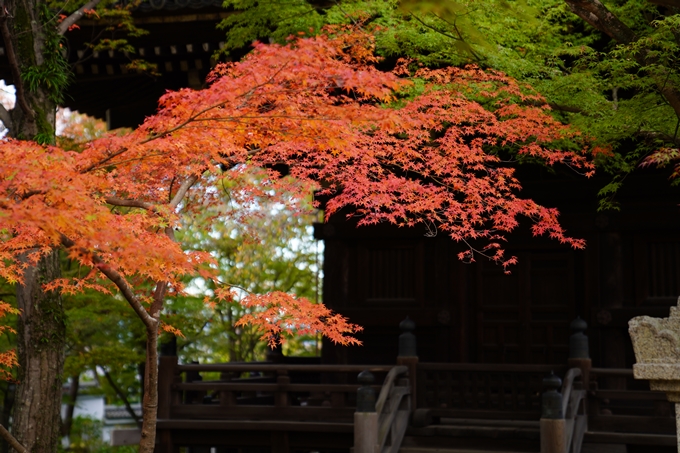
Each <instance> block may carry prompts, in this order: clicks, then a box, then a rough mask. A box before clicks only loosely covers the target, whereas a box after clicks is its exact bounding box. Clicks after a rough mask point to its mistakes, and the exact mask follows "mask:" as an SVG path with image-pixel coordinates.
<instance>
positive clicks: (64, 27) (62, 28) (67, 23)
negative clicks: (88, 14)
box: [57, 0, 102, 35]
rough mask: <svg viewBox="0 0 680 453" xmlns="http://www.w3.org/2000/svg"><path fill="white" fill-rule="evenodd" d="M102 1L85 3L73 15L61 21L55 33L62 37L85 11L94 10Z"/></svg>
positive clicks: (92, 0) (94, 0)
mask: <svg viewBox="0 0 680 453" xmlns="http://www.w3.org/2000/svg"><path fill="white" fill-rule="evenodd" d="M101 1H102V0H90V1H89V2H87V3H85V4H84V5H83V6H81V7H80V8H78V9H77V10H75V11H74V12H73V13H71V15H70V16H68V17H67V18H66V19H64V20H63V21H61V23H60V24H59V26H58V27H57V33H59V34H60V35H63V34H64V33H66V32H67V31H68V29H69V27H71V25H73V24H75V23H76V22H78V21H79V20H80V18H81V17H83V15H84V14H85V11H87V10H90V9H94V7H95V6H97V5H98V4H99V3H100V2H101Z"/></svg>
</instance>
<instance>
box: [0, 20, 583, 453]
mask: <svg viewBox="0 0 680 453" xmlns="http://www.w3.org/2000/svg"><path fill="white" fill-rule="evenodd" d="M376 61H377V60H376V58H375V57H374V56H373V53H372V44H371V38H370V36H368V35H366V34H363V33H361V32H356V31H354V32H342V31H338V30H336V31H335V33H334V34H332V35H331V36H319V37H315V38H309V39H296V40H292V41H291V42H290V43H289V44H288V45H285V46H280V45H264V44H255V49H254V51H253V52H252V53H251V54H250V55H249V56H248V57H246V58H245V59H244V60H243V61H242V62H239V63H228V64H224V65H220V66H218V67H217V68H216V69H215V70H214V71H213V72H212V74H211V76H210V78H209V82H210V86H209V87H208V88H207V89H204V90H198V91H196V90H192V89H183V90H180V91H177V92H169V93H167V94H166V95H164V96H163V97H162V98H161V99H160V107H159V110H158V112H157V114H155V115H153V116H151V117H149V118H147V120H146V121H145V122H144V124H143V125H141V126H140V127H139V128H137V129H136V130H134V131H132V132H131V133H129V134H126V135H124V136H114V135H108V136H105V137H103V138H100V139H97V140H94V141H92V142H91V143H89V144H88V145H87V146H86V147H85V148H84V150H83V151H82V152H72V151H64V150H62V149H59V148H56V147H44V146H39V145H37V144H34V143H30V142H22V141H16V140H8V141H5V142H2V143H0V277H2V278H5V279H7V280H8V281H11V282H17V281H20V276H21V275H22V271H23V268H24V266H26V264H25V262H23V261H20V260H18V259H17V257H18V256H19V254H22V253H27V254H28V256H29V258H28V262H29V263H31V262H32V263H35V262H36V261H37V260H38V258H39V257H40V256H41V255H42V254H45V253H48V251H50V250H51V249H54V248H58V247H63V248H65V249H66V250H68V253H69V255H70V257H71V258H72V259H74V260H77V261H78V262H80V264H81V265H82V266H85V267H88V268H89V269H91V271H90V272H89V273H87V275H85V276H83V277H80V278H74V279H62V280H58V281H53V282H49V283H47V284H46V285H45V289H46V290H58V291H62V292H64V293H69V292H73V291H82V290H84V289H86V288H89V289H93V290H96V291H102V292H109V291H112V290H113V289H114V288H113V287H114V286H115V287H117V289H118V290H119V291H120V292H121V294H122V295H123V296H124V297H125V298H126V299H127V301H128V302H129V303H130V305H131V306H132V308H133V309H134V310H135V311H136V313H137V314H138V315H139V317H140V319H142V321H143V322H144V323H145V325H146V326H147V334H148V335H149V338H150V339H153V342H151V343H150V345H151V346H150V347H149V354H150V357H149V358H147V370H151V371H148V372H149V373H153V372H154V370H155V365H154V363H155V347H154V345H155V339H156V338H157V335H158V330H159V328H165V329H168V328H169V327H167V326H166V327H162V323H161V321H160V313H161V310H162V308H163V302H164V300H165V297H166V294H169V295H172V294H177V293H180V292H182V291H183V284H182V276H184V275H187V274H191V275H200V276H201V277H203V278H206V279H213V278H215V272H214V271H213V268H212V267H211V266H214V262H213V260H212V258H211V256H210V254H208V253H205V252H197V251H183V250H182V248H181V247H180V245H179V244H178V243H177V242H175V240H174V229H175V228H177V227H179V225H180V216H190V215H192V214H193V213H197V212H199V211H200V210H202V209H203V208H204V207H205V206H206V205H210V204H213V203H217V202H219V201H220V197H221V195H220V193H219V190H215V189H214V187H215V186H216V185H218V184H219V183H220V181H222V179H223V178H230V179H233V180H235V181H246V179H242V180H241V179H239V177H238V176H239V173H240V172H242V171H244V168H246V167H247V166H253V165H254V166H260V167H269V168H271V167H272V166H273V165H277V164H282V163H283V164H286V165H288V166H289V167H290V173H291V175H292V176H294V177H295V178H298V179H302V180H310V181H314V182H316V183H317V184H319V186H318V187H319V189H320V192H321V194H322V195H324V196H325V197H326V198H327V199H328V200H329V201H328V203H327V204H326V210H327V213H328V215H332V214H333V213H337V212H338V211H340V210H341V209H347V210H348V211H349V212H350V213H351V215H353V216H358V218H359V224H360V225H364V224H375V223H378V222H389V223H392V224H394V225H397V226H407V227H408V226H414V225H418V224H424V225H426V226H428V227H429V228H431V229H434V228H437V229H439V230H441V231H444V232H446V234H449V235H450V236H451V237H452V238H453V239H454V240H456V241H464V242H466V243H468V241H470V240H483V241H486V242H485V244H486V245H484V246H482V247H481V248H480V250H479V252H480V253H483V254H486V255H487V256H489V257H490V258H491V259H493V260H495V261H497V262H499V263H501V264H503V265H506V266H507V265H509V264H511V263H513V262H514V258H513V257H509V258H508V257H505V256H504V254H503V250H502V248H501V246H500V245H499V244H500V241H502V240H503V239H504V236H503V235H504V234H505V233H507V232H509V231H511V230H513V229H514V228H515V227H516V226H517V224H518V219H519V218H520V217H522V216H524V217H528V218H529V219H531V220H532V222H533V227H532V228H533V232H534V233H535V234H547V235H549V236H551V237H553V238H555V239H557V240H558V241H560V242H563V243H567V244H570V245H572V246H574V247H582V246H583V242H582V241H581V240H578V239H573V238H570V237H568V236H567V235H566V234H565V232H564V230H563V229H562V227H561V226H560V225H559V223H558V221H557V212H556V211H555V210H554V209H551V208H546V207H543V206H540V205H538V204H537V203H535V202H533V201H532V200H528V199H523V198H521V197H519V196H518V192H519V189H520V184H519V181H518V180H517V179H516V178H515V176H514V170H513V169H512V168H511V166H510V165H509V164H508V163H507V162H505V161H504V160H503V159H504V157H503V153H506V152H509V153H511V154H512V155H514V156H530V157H532V158H536V159H540V160H542V161H544V162H546V163H547V164H551V165H552V164H555V163H564V164H568V165H570V166H572V167H574V168H580V169H584V170H585V171H587V172H589V171H592V164H590V163H589V161H588V160H587V159H586V158H585V157H584V156H583V155H582V154H581V153H577V152H573V151H569V150H567V151H564V150H560V149H557V148H556V147H555V146H554V144H555V143H557V142H558V141H560V140H564V139H567V138H571V139H574V138H576V135H575V134H574V133H573V132H572V131H570V130H569V129H568V128H566V127H565V126H563V125H561V124H560V123H558V122H557V121H555V120H554V119H553V118H552V117H551V116H550V114H549V112H548V111H547V110H548V107H547V106H546V105H544V103H543V101H542V99H541V98H540V97H538V96H537V95H535V94H532V93H530V92H526V89H525V88H524V87H521V86H519V85H518V84H517V83H516V82H515V81H513V80H512V79H509V78H508V77H506V76H504V75H502V74H500V73H495V72H485V71H482V70H480V69H478V68H475V67H470V68H466V69H455V68H452V69H442V70H436V71H425V70H421V71H419V72H418V73H417V74H415V76H416V77H419V78H421V79H424V80H425V81H426V84H425V87H424V88H423V89H422V90H421V92H420V93H418V94H417V95H416V96H412V97H409V96H407V95H406V94H404V93H406V91H407V90H411V89H412V86H411V82H410V81H409V78H408V77H405V71H406V69H405V67H404V66H401V67H399V68H398V70H397V71H395V72H381V71H379V70H378V69H376V68H375V66H374V63H376ZM270 173H271V176H272V177H271V178H270V179H269V180H268V181H267V182H266V184H265V186H264V187H257V186H253V185H248V184H235V186H234V188H232V189H231V190H232V191H233V192H234V196H238V197H241V199H243V200H248V199H249V197H252V196H253V195H255V194H258V193H264V192H268V191H272V190H273V189H276V188H277V186H285V185H287V184H288V183H287V182H286V181H287V180H286V179H280V178H277V177H276V172H274V171H271V172H270ZM299 187H301V185H299V184H295V185H290V186H289V187H287V189H288V193H290V192H293V193H295V191H296V190H297V188H299ZM274 192H275V190H274ZM474 254H475V249H473V247H472V245H470V248H469V251H468V252H467V253H464V254H462V255H461V258H468V259H470V258H472V257H473V256H474ZM149 281H151V282H154V284H155V289H154V291H153V294H147V293H145V292H144V291H143V290H142V289H140V288H142V285H141V284H142V283H144V282H149ZM229 297H231V296H230V289H229V288H228V287H226V288H222V289H221V290H220V291H218V292H217V294H216V298H217V299H219V298H229ZM243 303H244V304H245V305H247V306H249V307H257V308H258V309H257V310H254V311H253V312H252V314H251V315H248V316H247V317H246V318H244V319H243V320H241V322H250V323H253V324H256V325H258V326H260V327H262V328H263V330H264V331H265V337H266V338H267V339H268V340H269V341H270V342H272V341H275V340H274V339H276V338H280V336H279V334H280V333H292V332H294V331H298V332H304V333H311V332H314V333H316V332H321V333H323V334H324V335H326V336H327V337H329V338H330V339H331V340H333V341H336V342H339V343H342V344H349V343H353V342H356V340H355V339H354V338H353V337H352V334H353V333H354V332H356V331H357V329H358V327H357V326H355V325H353V324H351V323H349V322H347V320H346V319H345V318H344V317H342V316H340V315H338V314H334V313H332V312H331V311H330V310H328V309H327V308H326V307H324V306H323V305H322V304H319V305H315V304H312V303H310V302H309V301H306V300H304V299H298V298H295V297H293V296H291V295H288V294H284V293H274V294H267V295H250V296H248V297H246V298H245V300H243ZM150 341H151V340H150ZM152 361H153V363H152ZM154 397H157V396H156V394H155V390H152V389H151V390H149V391H147V392H145V402H144V405H145V421H144V423H145V425H144V429H143V431H144V430H145V431H144V432H147V435H146V437H145V436H144V435H143V439H146V442H151V443H150V444H148V445H147V446H146V447H144V448H142V451H150V449H152V448H153V438H152V437H151V440H149V436H153V435H152V434H151V431H153V428H155V425H154V424H152V423H151V421H148V420H147V419H146V414H147V405H148V413H149V414H154V415H155V409H154V408H155V406H154V405H153V398H154ZM147 399H148V401H147ZM143 442H144V441H143Z"/></svg>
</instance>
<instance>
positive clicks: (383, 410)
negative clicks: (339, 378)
mask: <svg viewBox="0 0 680 453" xmlns="http://www.w3.org/2000/svg"><path fill="white" fill-rule="evenodd" d="M362 375H363V376H361V375H360V378H362V379H363V382H364V383H365V384H369V383H371V382H372V381H373V379H374V378H373V376H372V374H371V373H365V372H364V373H362ZM407 376H408V367H406V366H396V367H394V368H392V369H391V370H390V372H389V373H388V374H387V376H386V377H385V382H384V383H383V386H382V389H381V390H380V396H379V397H378V400H377V402H376V401H375V400H374V398H375V395H374V394H372V392H370V391H367V390H369V389H367V388H364V389H362V390H359V393H358V396H357V399H358V401H357V412H356V413H355V414H354V453H397V452H398V451H399V448H400V447H401V441H402V439H403V438H404V434H405V433H406V428H407V427H408V421H409V417H410V415H411V399H410V396H411V388H410V385H409V382H408V379H407Z"/></svg>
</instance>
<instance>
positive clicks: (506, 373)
mask: <svg viewBox="0 0 680 453" xmlns="http://www.w3.org/2000/svg"><path fill="white" fill-rule="evenodd" d="M551 371H555V372H557V373H559V374H562V373H563V372H565V371H566V365H512V364H475V363H419V364H418V366H417V377H416V386H417V392H418V394H417V401H418V409H417V410H416V414H415V416H414V421H415V423H416V424H420V425H424V424H429V423H432V422H436V419H437V418H441V417H450V418H478V419H479V418H487V419H513V420H538V419H539V418H540V417H541V393H542V389H543V378H544V377H545V376H546V375H547V374H549V373H550V372H551Z"/></svg>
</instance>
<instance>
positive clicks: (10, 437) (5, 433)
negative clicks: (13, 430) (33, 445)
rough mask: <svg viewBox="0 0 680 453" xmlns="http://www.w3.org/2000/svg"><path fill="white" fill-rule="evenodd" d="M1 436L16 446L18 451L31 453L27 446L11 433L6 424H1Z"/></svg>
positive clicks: (13, 446)
mask: <svg viewBox="0 0 680 453" xmlns="http://www.w3.org/2000/svg"><path fill="white" fill-rule="evenodd" d="M0 436H2V438H3V439H5V440H6V441H7V443H8V444H9V445H10V446H11V447H12V448H14V449H15V450H16V451H17V452H18V453H30V452H29V451H28V449H27V448H26V447H24V446H23V445H21V444H20V443H19V441H18V440H17V439H16V437H14V436H13V435H11V434H10V432H9V431H7V429H5V427H4V426H2V425H0Z"/></svg>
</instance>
